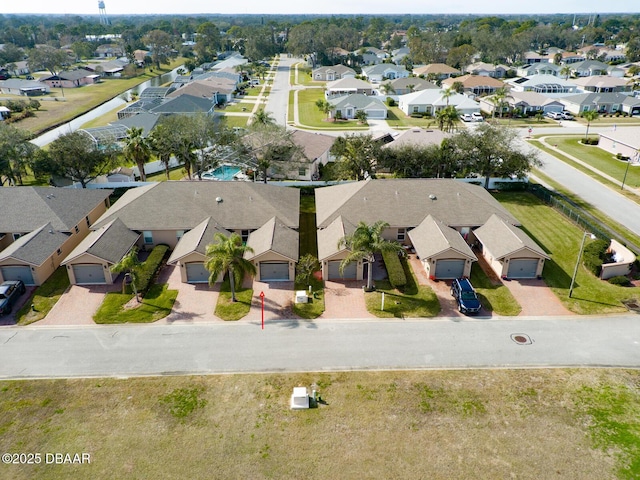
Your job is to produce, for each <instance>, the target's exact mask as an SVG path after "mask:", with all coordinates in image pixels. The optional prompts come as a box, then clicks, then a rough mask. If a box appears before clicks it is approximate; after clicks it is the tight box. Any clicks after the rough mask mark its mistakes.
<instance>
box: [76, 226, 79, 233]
mask: <svg viewBox="0 0 640 480" xmlns="http://www.w3.org/2000/svg"><path fill="white" fill-rule="evenodd" d="M76 233H80V228H79V227H78V225H76Z"/></svg>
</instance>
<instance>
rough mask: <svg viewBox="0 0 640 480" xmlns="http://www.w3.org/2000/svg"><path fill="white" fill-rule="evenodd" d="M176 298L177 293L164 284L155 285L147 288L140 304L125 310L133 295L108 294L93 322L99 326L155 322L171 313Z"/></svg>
mask: <svg viewBox="0 0 640 480" xmlns="http://www.w3.org/2000/svg"><path fill="white" fill-rule="evenodd" d="M177 296H178V291H177V290H169V289H168V285H167V284H166V283H164V284H155V285H152V286H151V288H149V290H148V291H147V294H146V295H145V296H144V298H143V299H142V303H140V304H137V305H135V306H134V307H133V308H125V305H126V304H127V303H128V302H129V301H130V300H131V299H132V298H133V294H131V293H125V294H122V293H116V292H109V293H107V294H106V295H105V298H104V301H103V302H102V305H100V308H99V309H98V311H97V312H96V313H95V315H94V316H93V321H94V322H96V323H101V324H102V323H151V322H155V321H157V320H160V319H161V318H164V317H166V316H167V315H169V314H170V313H171V309H172V308H173V303H174V302H175V301H176V297H177Z"/></svg>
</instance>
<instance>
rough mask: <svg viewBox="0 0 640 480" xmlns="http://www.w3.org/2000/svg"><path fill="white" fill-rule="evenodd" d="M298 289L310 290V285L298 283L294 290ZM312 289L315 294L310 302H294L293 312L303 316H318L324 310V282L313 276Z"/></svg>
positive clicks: (308, 317)
mask: <svg viewBox="0 0 640 480" xmlns="http://www.w3.org/2000/svg"><path fill="white" fill-rule="evenodd" d="M297 290H305V291H306V292H309V285H305V284H302V283H296V284H295V287H294V291H297ZM311 291H312V292H313V294H312V296H311V298H309V302H308V303H295V302H294V303H293V313H295V314H296V315H298V316H299V317H301V318H307V319H314V318H318V317H319V316H320V315H322V313H323V312H324V282H323V281H322V280H318V279H317V278H312V279H311Z"/></svg>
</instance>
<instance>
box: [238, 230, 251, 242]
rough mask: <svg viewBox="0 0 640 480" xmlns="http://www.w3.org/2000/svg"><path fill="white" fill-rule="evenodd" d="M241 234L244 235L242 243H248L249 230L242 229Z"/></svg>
mask: <svg viewBox="0 0 640 480" xmlns="http://www.w3.org/2000/svg"><path fill="white" fill-rule="evenodd" d="M240 236H241V237H242V243H247V240H249V230H242V231H241V232H240Z"/></svg>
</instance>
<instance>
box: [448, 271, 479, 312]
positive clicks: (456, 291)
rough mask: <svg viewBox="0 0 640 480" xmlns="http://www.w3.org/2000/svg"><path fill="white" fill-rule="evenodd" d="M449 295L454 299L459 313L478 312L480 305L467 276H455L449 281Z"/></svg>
mask: <svg viewBox="0 0 640 480" xmlns="http://www.w3.org/2000/svg"><path fill="white" fill-rule="evenodd" d="M451 295H453V298H455V299H456V303H457V304H458V311H460V313H478V312H479V311H480V308H481V306H482V305H480V300H478V295H476V291H475V290H474V288H473V285H471V282H470V281H469V279H468V278H456V279H455V280H454V281H453V282H451Z"/></svg>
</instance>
